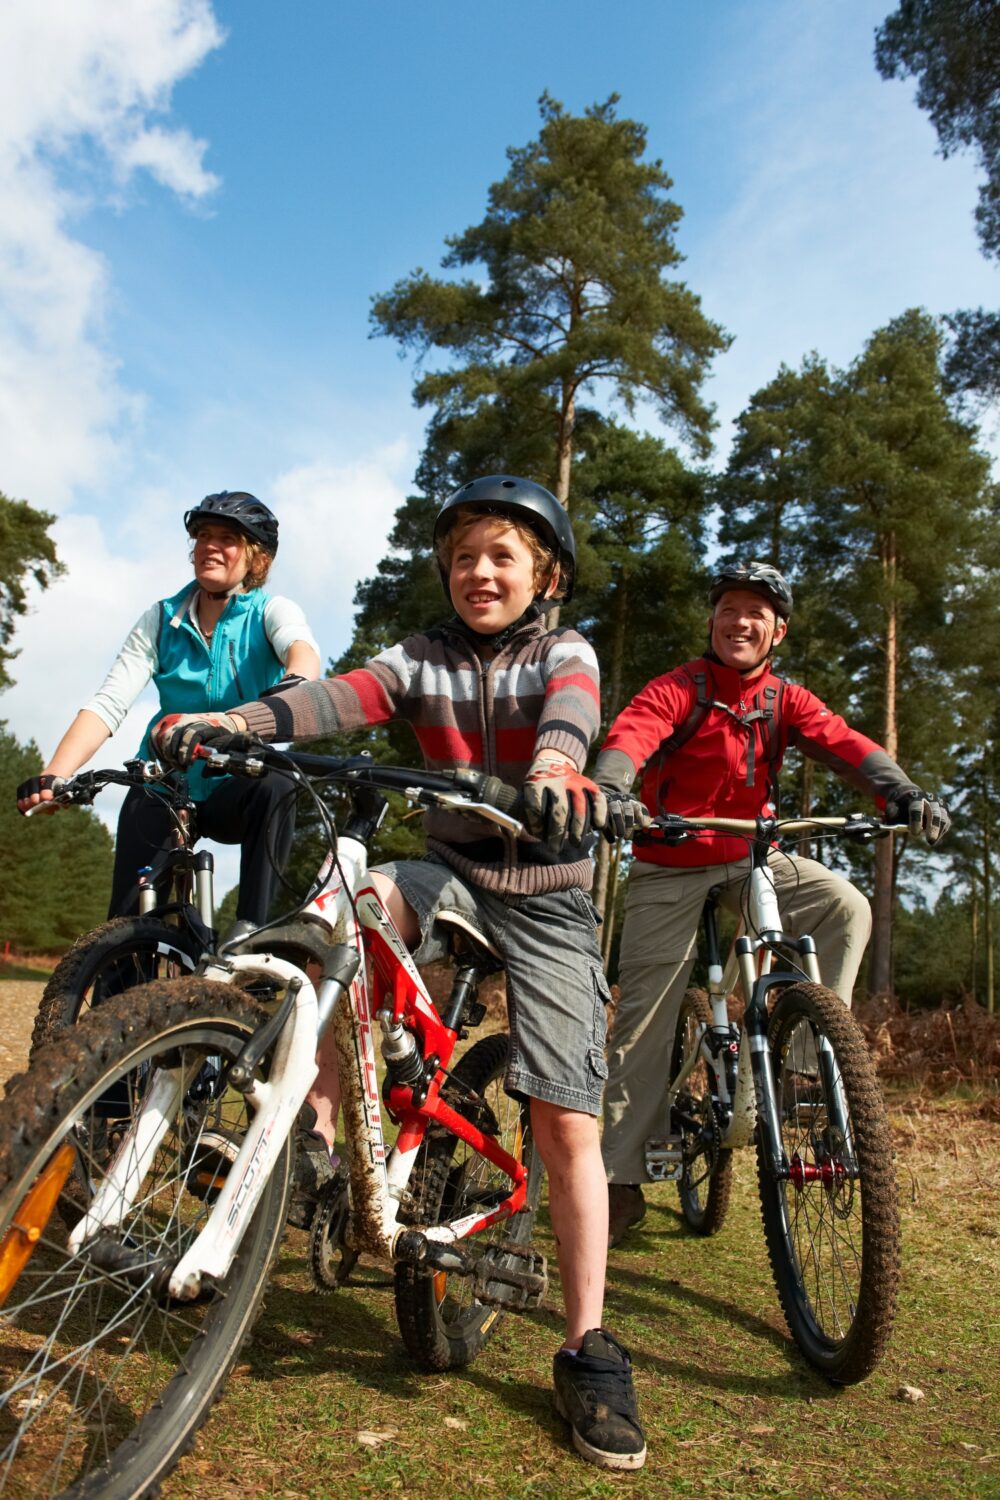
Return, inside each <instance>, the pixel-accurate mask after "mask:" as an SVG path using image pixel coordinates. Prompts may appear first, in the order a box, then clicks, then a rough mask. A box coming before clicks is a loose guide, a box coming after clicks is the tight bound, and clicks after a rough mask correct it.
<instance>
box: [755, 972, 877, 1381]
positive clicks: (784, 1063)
mask: <svg viewBox="0 0 1000 1500" xmlns="http://www.w3.org/2000/svg"><path fill="white" fill-rule="evenodd" d="M824 1037H825V1038H826V1039H827V1041H828V1043H829V1048H830V1056H831V1059H832V1061H831V1065H830V1068H829V1069H828V1072H827V1076H824V1074H823V1071H822V1069H821V1068H820V1067H819V1064H818V1055H819V1048H820V1047H821V1046H822V1038H824ZM768 1045H769V1048H770V1052H771V1060H772V1066H773V1069H774V1076H775V1093H776V1096H777V1103H778V1107H779V1112H780V1118H781V1130H782V1143H783V1147H784V1151H785V1155H786V1157H787V1159H788V1161H789V1163H790V1164H792V1165H793V1166H795V1164H798V1166H799V1167H800V1168H802V1169H805V1171H807V1172H811V1173H812V1174H813V1180H811V1181H802V1182H801V1185H799V1186H796V1185H795V1183H794V1182H793V1181H783V1180H781V1179H779V1178H776V1177H775V1176H773V1175H772V1174H771V1172H770V1171H769V1170H768V1167H767V1163H766V1161H765V1159H764V1152H763V1149H762V1145H761V1141H760V1138H759V1131H758V1142H757V1175H758V1184H759V1188H760V1200H761V1213H762V1217H763V1222H764V1234H765V1238H766V1240H767V1248H768V1255H769V1257H770V1261H771V1269H772V1272H773V1274H774V1281H775V1286H776V1288H777V1291H778V1297H779V1299H780V1302H781V1306H782V1310H783V1312H784V1314H785V1318H786V1320H787V1322H788V1326H789V1329H790V1331H791V1334H792V1337H793V1338H794V1339H795V1342H796V1343H797V1344H798V1346H799V1348H800V1349H801V1350H802V1353H803V1354H804V1355H805V1357H806V1359H807V1360H808V1362H809V1363H810V1364H811V1365H813V1366H814V1368H815V1369H817V1370H819V1371H820V1372H821V1373H822V1374H824V1375H826V1376H827V1377H828V1378H829V1379H830V1380H832V1381H836V1382H837V1383H838V1384H841V1385H851V1384H854V1383H855V1382H856V1381H859V1380H863V1379H864V1378H865V1377H866V1376H867V1375H869V1374H870V1373H871V1371H872V1370H873V1369H874V1368H875V1366H876V1364H877V1363H878V1361H879V1359H880V1358H881V1356H882V1354H883V1352H884V1350H885V1347H886V1344H887V1343H888V1340H889V1336H890V1333H891V1331H892V1324H893V1318H894V1316H895V1309H896V1294H897V1288H898V1284H899V1211H898V1207H897V1201H896V1177H895V1171H894V1168H893V1150H892V1136H891V1132H890V1130H889V1123H888V1120H887V1118H886V1112H885V1103H884V1101H883V1098H882V1092H881V1089H880V1088H879V1084H878V1079H877V1077H876V1074H875V1069H874V1066H873V1064H872V1061H871V1057H870V1055H869V1053H868V1048H867V1046H866V1044H865V1040H864V1037H863V1036H862V1034H861V1031H860V1029H859V1027H858V1025H857V1023H856V1022H855V1020H854V1018H853V1017H852V1015H851V1013H850V1011H848V1010H847V1008H846V1006H845V1005H844V1004H843V1003H842V1002H841V1000H840V999H839V998H838V997H837V996H836V995H835V994H834V993H833V991H832V990H828V989H824V988H823V987H822V986H821V985H817V984H798V985H794V986H792V987H791V988H789V989H787V990H786V991H785V992H784V993H783V994H782V995H781V998H780V999H779V1001H778V1003H777V1005H776V1006H775V1008H774V1013H773V1015H772V1017H771V1022H770V1027H769V1032H768ZM831 1082H832V1085H833V1086H832V1088H831ZM838 1090H839V1095H840V1098H841V1100H842V1103H841V1105H840V1108H841V1109H842V1108H843V1107H844V1106H846V1120H845V1121H844V1124H845V1125H846V1129H845V1128H842V1126H841V1125H840V1124H838V1123H837V1113H838V1102H837V1098H838Z"/></svg>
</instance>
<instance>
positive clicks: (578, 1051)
mask: <svg viewBox="0 0 1000 1500" xmlns="http://www.w3.org/2000/svg"><path fill="white" fill-rule="evenodd" d="M377 868H378V870H379V871H380V873H381V874H383V875H385V876H387V877H388V879H390V880H391V881H392V882H393V883H394V884H395V885H396V886H397V887H398V888H399V890H400V891H401V893H402V895H403V897H404V899H405V900H406V901H408V902H409V904H410V906H412V907H413V910H414V911H415V912H416V914H417V919H418V921H419V923H420V935H421V942H420V947H419V948H418V949H417V951H416V953H415V954H414V958H415V960H416V962H417V963H418V964H424V963H433V962H434V961H435V960H436V959H441V958H444V957H445V956H446V953H447V947H446V942H445V937H444V934H443V933H442V932H441V931H440V930H438V929H436V928H435V921H434V919H435V917H436V916H437V913H438V912H439V911H457V912H460V913H461V915H462V916H463V917H465V918H466V920H467V921H468V922H470V923H471V924H472V926H473V927H475V928H476V930H477V931H478V932H481V933H482V934H483V936H484V937H486V938H488V939H489V941H490V942H491V943H492V944H493V946H494V948H496V950H497V951H498V952H499V953H500V954H502V956H503V959H504V962H505V964H506V967H507V1010H508V1015H509V1017H510V1057H509V1060H508V1063H507V1072H506V1075H505V1077H504V1085H505V1087H506V1089H507V1092H508V1093H509V1094H513V1095H515V1096H516V1097H523V1098H528V1099H544V1100H546V1101H547V1102H548V1103H550V1104H559V1105H562V1106H563V1107H564V1108H566V1109H573V1110H579V1111H580V1112H581V1113H583V1114H588V1115H598V1114H599V1113H600V1109H601V1094H602V1092H603V1089H604V1081H605V1079H606V1078H607V1076H608V1065H607V1063H606V1061H605V1058H604V1040H605V1035H606V1030H607V1024H606V1020H605V1013H604V1012H605V1006H606V1005H607V1003H608V1001H609V1000H610V998H611V995H610V991H609V990H608V984H607V980H606V979H605V977H604V970H603V968H602V965H601V955H600V951H599V949H598V946H597V920H596V917H595V914H594V908H593V905H592V903H591V901H590V898H589V897H588V896H587V895H586V893H585V892H584V891H582V890H580V889H579V887H575V888H573V889H571V890H567V891H550V892H549V893H548V894H546V895H543V896H497V895H494V894H493V893H492V892H490V891H484V890H482V889H480V888H479V887H476V886H471V885H468V884H467V883H466V882H465V881H464V880H463V879H462V878H461V877H460V876H459V875H457V874H456V873H455V871H454V870H452V869H450V868H449V866H448V865H446V864H445V863H444V861H443V860H439V859H436V858H435V857H434V856H433V855H429V856H428V857H427V858H425V859H420V860H410V859H407V860H398V861H393V862H392V863H389V864H384V865H379V866H377Z"/></svg>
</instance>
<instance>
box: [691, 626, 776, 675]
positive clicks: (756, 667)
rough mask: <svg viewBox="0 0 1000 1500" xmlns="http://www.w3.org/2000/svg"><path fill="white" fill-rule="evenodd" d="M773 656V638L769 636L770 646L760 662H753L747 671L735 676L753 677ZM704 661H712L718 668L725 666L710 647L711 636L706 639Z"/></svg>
mask: <svg viewBox="0 0 1000 1500" xmlns="http://www.w3.org/2000/svg"><path fill="white" fill-rule="evenodd" d="M773 656H774V636H773V635H772V636H771V644H770V646H768V648H767V650H766V651H765V653H764V655H763V656H762V657H761V659H760V661H757V662H754V664H753V666H752V667H747V669H746V671H745V672H739V673H738V674H737V675H738V676H739V677H740V678H744V677H753V676H754V674H755V673H756V672H759V671H760V669H761V667H765V666H767V663H768V662H769V661H770V660H771V658H772V657H773ZM705 660H706V661H714V662H715V664H716V666H719V667H725V665H726V664H725V662H724V661H723V660H722V657H721V656H719V655H718V654H717V653H716V651H715V649H714V647H713V646H712V637H711V635H709V637H708V650H707V651H706V652H705ZM732 670H733V668H732V667H729V668H727V671H732Z"/></svg>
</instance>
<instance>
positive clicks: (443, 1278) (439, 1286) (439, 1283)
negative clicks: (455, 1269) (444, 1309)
mask: <svg viewBox="0 0 1000 1500" xmlns="http://www.w3.org/2000/svg"><path fill="white" fill-rule="evenodd" d="M447 1289H448V1272H447V1271H435V1272H434V1301H435V1302H436V1303H437V1305H438V1307H440V1306H441V1303H442V1302H443V1301H444V1294H445V1292H446V1291H447Z"/></svg>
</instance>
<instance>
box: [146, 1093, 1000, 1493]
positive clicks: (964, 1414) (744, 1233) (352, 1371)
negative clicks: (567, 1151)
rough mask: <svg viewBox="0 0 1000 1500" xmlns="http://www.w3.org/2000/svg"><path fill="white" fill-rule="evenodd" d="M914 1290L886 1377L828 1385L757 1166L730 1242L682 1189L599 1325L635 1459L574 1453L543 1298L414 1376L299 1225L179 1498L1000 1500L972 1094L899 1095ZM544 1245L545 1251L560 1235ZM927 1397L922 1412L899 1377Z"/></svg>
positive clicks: (369, 1310)
mask: <svg viewBox="0 0 1000 1500" xmlns="http://www.w3.org/2000/svg"><path fill="white" fill-rule="evenodd" d="M890 1107H891V1111H892V1115H893V1125H894V1130H895V1135H896V1141H897V1156H898V1160H897V1170H898V1174H899V1179H900V1192H901V1209H902V1216H903V1244H904V1281H903V1288H902V1295H901V1301H900V1310H899V1315H898V1320H897V1325H896V1331H895V1335H894V1338H893V1342H892V1345H891V1347H890V1351H889V1354H888V1356H887V1358H886V1360H885V1361H884V1363H883V1365H882V1366H881V1367H880V1368H879V1369H878V1370H877V1371H876V1372H875V1374H874V1375H873V1376H872V1377H871V1378H870V1379H869V1380H868V1381H867V1382H865V1383H864V1384H863V1385H861V1386H855V1387H852V1388H850V1389H838V1388H835V1387H832V1386H830V1385H829V1384H827V1382H826V1381H825V1380H823V1379H822V1378H821V1377H819V1376H817V1375H815V1374H813V1373H812V1372H811V1371H810V1370H809V1368H808V1367H807V1366H806V1365H805V1364H804V1363H803V1362H802V1360H801V1358H800V1357H799V1355H798V1353H797V1351H796V1349H795V1347H794V1346H793V1345H792V1344H791V1342H790V1340H789V1338H788V1335H787V1332H786V1331H785V1328H784V1324H783V1322H782V1319H781V1316H780V1313H779V1311H778V1306H777V1299H776V1296H775V1293H774V1290H773V1286H772V1283H771V1279H770V1272H769V1269H768V1265H767V1260H766V1253H765V1250H764V1244H763V1237H762V1233H761V1230H760V1224H759V1214H758V1208H757V1202H756V1195H755V1190H754V1171H753V1161H752V1158H751V1156H750V1155H749V1154H747V1153H743V1154H742V1155H741V1157H740V1159H739V1160H738V1162H737V1182H736V1187H735V1190H734V1195H733V1206H732V1209H731V1211H730V1216H729V1219H728V1220H727V1223H726V1225H725V1227H724V1229H723V1231H722V1232H721V1234H719V1235H718V1236H716V1237H715V1238H714V1239H711V1240H707V1241H705V1240H697V1239H695V1238H692V1237H691V1236H690V1235H689V1234H687V1233H686V1232H685V1230H684V1229H683V1227H682V1224H681V1221H680V1218H679V1215H678V1213H677V1211H676V1209H675V1206H674V1205H675V1202H676V1198H675V1194H674V1190H673V1189H672V1188H671V1187H669V1186H663V1187H658V1188H652V1189H650V1190H649V1192H648V1197H649V1200H650V1203H651V1207H650V1210H649V1212H648V1214H647V1217H646V1221H645V1223H644V1224H643V1225H642V1226H641V1227H640V1228H639V1229H638V1230H637V1231H636V1232H635V1233H634V1235H633V1237H632V1239H631V1240H630V1241H629V1242H628V1243H627V1244H626V1245H624V1246H622V1247H620V1248H619V1249H617V1250H615V1251H612V1252H611V1258H610V1264H609V1276H608V1297H607V1311H606V1315H605V1321H606V1323H607V1325H608V1326H609V1327H610V1328H612V1329H613V1330H614V1331H615V1332H617V1333H618V1334H619V1335H620V1337H621V1338H622V1339H623V1340H624V1342H625V1343H626V1344H627V1345H629V1346H630V1347H631V1349H632V1352H633V1356H634V1359H635V1364H636V1369H637V1385H638V1390H639V1399H640V1407H641V1413H642V1417H643V1422H644V1425H645V1429H646V1435H647V1441H648V1446H649V1458H648V1460H647V1464H646V1467H645V1469H644V1470H643V1471H642V1472H641V1473H639V1474H637V1475H628V1476H619V1477H615V1478H612V1477H609V1476H607V1475H604V1474H602V1473H600V1472H599V1471H597V1470H596V1469H593V1468H591V1467H590V1466H588V1465H586V1464H584V1463H582V1462H581V1461H580V1460H579V1459H578V1458H576V1457H575V1455H574V1454H573V1453H572V1451H571V1449H570V1448H569V1446H568V1443H567V1437H566V1429H565V1427H564V1424H563V1423H562V1422H560V1421H559V1420H558V1418H556V1417H555V1416H554V1414H553V1413H552V1410H551V1404H550V1364H551V1358H552V1353H553V1351H554V1349H555V1348H556V1347H557V1346H558V1342H559V1339H560V1331H561V1319H560V1306H559V1287H558V1277H557V1276H556V1275H554V1276H553V1291H552V1294H551V1295H550V1299H549V1305H548V1306H547V1307H546V1308H544V1309H542V1310H541V1311H540V1312H538V1313H532V1314H529V1315H527V1316H523V1317H520V1318H518V1317H515V1316H508V1317H507V1318H506V1319H505V1320H504V1322H503V1323H502V1324H501V1326H500V1328H499V1330H498V1332H497V1333H496V1336H495V1337H494V1339H493V1341H492V1343H491V1344H490V1345H489V1347H488V1348H487V1350H486V1351H485V1352H484V1353H483V1354H482V1355H481V1356H480V1358H479V1360H478V1361H477V1362H476V1363H475V1364H473V1365H472V1366H470V1367H469V1368H468V1369H466V1370H462V1371H456V1372H453V1373H451V1374H449V1375H447V1376H428V1375H421V1374H419V1373H417V1372H415V1371H414V1369H413V1367H412V1365H410V1363H409V1362H408V1360H407V1358H406V1356H405V1355H404V1353H403V1350H402V1346H401V1344H400V1341H399V1338H398V1335H397V1333H396V1329H395V1321H394V1313H393V1303H392V1293H391V1291H390V1290H387V1289H386V1288H385V1287H379V1286H368V1287H348V1288H345V1289H342V1290H341V1291H339V1292H336V1293H334V1294H332V1295H328V1296H320V1295H318V1294H316V1293H315V1292H312V1291H310V1290H309V1287H310V1278H309V1274H308V1268H307V1264H306V1237H305V1236H304V1235H302V1234H300V1233H298V1232H297V1231H289V1234H288V1236H287V1238H286V1242H285V1247H284V1252H283V1254H282V1258H281V1260H280V1262H279V1265H278V1268H277V1273H276V1275H275V1278H274V1285H273V1288H272V1291H271V1294H270V1297H269V1300H268V1304H267V1307H266V1309H265V1312H264V1314H263V1316H262V1318H261V1320H260V1322H259V1323H258V1325H257V1328H256V1330H255V1332H254V1334H253V1337H252V1340H251V1341H250V1343H249V1344H248V1345H247V1346H246V1348H245V1349H244V1351H243V1354H242V1356H241V1361H240V1363H239V1365H238V1367H237V1370H236V1372H235V1373H234V1375H233V1377H232V1379H231V1381H230V1383H229V1386H228V1388H227V1390H226V1392H225V1395H224V1396H223V1399H222V1402H221V1404H220V1405H219V1406H218V1407H217V1408H216V1410H215V1412H214V1414H213V1416H212V1419H211V1420H210V1422H209V1424H208V1425H207V1427H206V1428H205V1430H204V1432H203V1433H202V1436H201V1437H200V1439H199V1441H198V1443H197V1446H196V1448H195V1450H194V1452H193V1453H192V1454H191V1455H189V1456H188V1458H186V1459H185V1460H184V1462H183V1463H182V1464H181V1466H180V1468H179V1469H178V1470H177V1472H176V1473H175V1474H174V1475H173V1476H172V1478H171V1479H170V1480H168V1482H167V1484H166V1486H165V1489H164V1496H165V1497H166V1500H180V1497H182V1496H183V1497H198V1500H203V1497H204V1496H206V1495H210V1496H212V1497H213V1500H215V1497H218V1500H229V1497H232V1500H237V1497H241V1500H242V1497H244V1496H269V1497H286V1496H287V1497H296V1500H298V1497H303V1500H326V1497H330V1500H333V1497H334V1496H340V1495H342V1494H344V1493H348V1494H350V1495H352V1496H375V1495H379V1496H382V1495H386V1494H390V1495H402V1496H413V1497H417V1496H420V1497H423V1496H424V1495H426V1493H427V1492H428V1490H429V1489H432V1488H433V1490H434V1492H436V1493H442V1494H446V1495H448V1496H460V1497H461V1496H471V1495H473V1494H475V1495H490V1496H497V1497H529V1496H530V1497H545V1496H559V1497H565V1496H573V1497H576V1496H579V1497H587V1496H597V1497H603V1496H612V1495H620V1494H622V1493H623V1492H626V1491H627V1492H628V1493H629V1494H631V1495H634V1496H636V1497H642V1500H646V1497H650V1500H652V1497H660V1496H663V1495H679V1496H707V1495H713V1496H715V1495H718V1496H740V1497H764V1496H767V1497H771V1496H775V1497H793V1496H794V1497H801V1500H809V1497H820V1496H826V1495H829V1494H831V1493H836V1494H837V1495H838V1496H839V1497H843V1500H854V1497H868V1496H878V1497H882V1496H886V1497H890V1496H900V1497H901V1496H906V1497H908V1500H913V1497H922V1496H935V1497H938V1496H944V1497H960V1496H961V1497H964V1496H974V1497H983V1500H985V1497H990V1496H1000V1437H998V1436H997V1422H996V1412H997V1401H998V1394H1000V1393H998V1389H997V1385H998V1380H997V1376H998V1370H1000V1359H998V1354H1000V1342H998V1328H997V1314H996V1292H995V1288H996V1276H997V1271H998V1269H1000V1254H998V1249H1000V1239H998V1232H1000V1230H998V1224H997V1215H996V1202H997V1191H998V1188H1000V1123H998V1122H997V1121H996V1120H992V1121H991V1120H989V1119H988V1118H984V1117H982V1115H981V1113H980V1112H979V1110H978V1109H977V1106H976V1104H975V1102H973V1103H971V1104H970V1103H969V1101H967V1100H963V1099H961V1098H957V1097H953V1098H950V1099H944V1100H938V1101H930V1102H928V1101H926V1100H923V1099H921V1098H912V1097H910V1096H908V1095H906V1094H905V1092H898V1093H896V1094H895V1095H894V1096H893V1098H892V1100H891V1104H890ZM537 1239H538V1242H539V1244H540V1246H541V1248H543V1249H544V1250H545V1251H546V1252H547V1253H548V1254H549V1256H550V1270H551V1269H552V1261H553V1259H554V1250H553V1245H552V1241H551V1235H550V1233H549V1230H548V1225H547V1222H546V1221H545V1220H544V1215H543V1222H542V1224H541V1225H540V1228H539V1233H538V1236H537ZM903 1385H907V1386H914V1387H918V1388H919V1389H920V1390H921V1391H923V1393H924V1396H923V1399H922V1400H920V1401H919V1402H917V1403H916V1404H908V1403H906V1402H904V1401H903V1400H901V1399H900V1397H899V1395H898V1392H899V1389H900V1387H901V1386H903Z"/></svg>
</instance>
